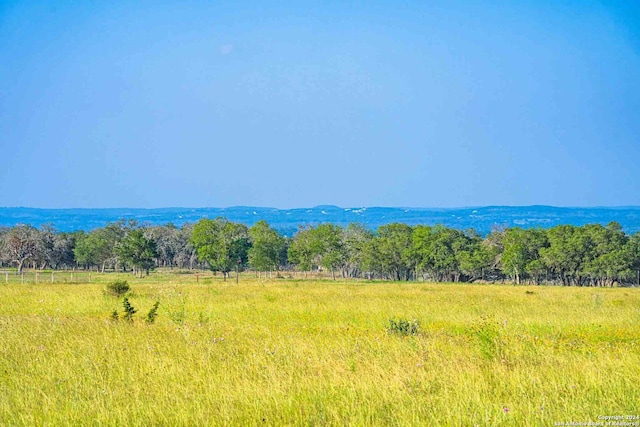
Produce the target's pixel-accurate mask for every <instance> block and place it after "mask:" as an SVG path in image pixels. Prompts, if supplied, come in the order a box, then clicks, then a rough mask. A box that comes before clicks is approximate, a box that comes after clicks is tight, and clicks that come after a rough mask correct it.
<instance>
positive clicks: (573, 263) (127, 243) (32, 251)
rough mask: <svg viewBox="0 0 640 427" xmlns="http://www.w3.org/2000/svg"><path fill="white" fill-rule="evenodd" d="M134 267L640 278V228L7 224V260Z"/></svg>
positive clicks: (565, 279) (460, 278)
mask: <svg viewBox="0 0 640 427" xmlns="http://www.w3.org/2000/svg"><path fill="white" fill-rule="evenodd" d="M25 266H26V267H30V268H35V269H45V268H49V269H69V268H74V269H95V270H100V271H103V272H104V271H105V270H121V271H133V272H134V273H137V274H140V275H142V274H143V273H144V272H146V273H147V274H148V273H149V271H150V270H151V269H154V268H156V267H167V268H180V269H203V268H209V269H210V270H212V271H213V272H214V273H221V274H222V275H223V276H224V278H225V279H226V278H227V277H228V276H229V274H230V272H232V271H236V272H237V271H244V270H247V269H249V270H252V271H255V272H256V273H257V274H262V273H265V274H266V273H267V272H269V273H270V274H272V273H275V274H280V273H282V272H285V271H286V272H299V273H300V274H303V275H305V276H306V275H307V274H308V273H309V272H323V273H324V274H330V275H331V277H333V278H334V279H335V278H336V277H342V278H361V279H369V280H396V281H400V280H404V281H409V280H424V281H436V282H496V281H512V282H514V283H517V284H520V283H528V284H558V285H565V286H615V285H638V284H640V233H636V234H632V235H628V234H626V233H625V232H624V231H623V230H622V227H621V226H620V224H618V223H616V222H611V223H609V224H607V225H606V226H602V225H600V224H588V225H584V226H573V225H559V226H555V227H553V228H549V229H540V228H534V229H522V228H518V227H513V228H496V229H494V230H493V231H492V232H491V233H490V234H488V235H487V236H481V235H479V234H478V233H476V232H475V231H474V230H464V231H463V230H458V229H453V228H448V227H445V226H442V225H436V226H429V225H416V226H409V225H407V224H402V223H393V224H387V225H383V226H381V227H379V228H378V229H377V230H375V231H372V230H369V229H367V228H366V227H365V226H364V225H362V224H359V223H353V224H350V225H348V226H347V227H339V226H337V225H334V224H320V225H316V226H301V227H299V229H298V231H297V232H296V233H295V234H294V235H293V237H290V238H289V237H286V236H283V235H282V234H280V233H279V232H278V231H277V230H275V229H273V228H272V227H271V226H270V225H269V224H268V223H267V222H266V221H264V220H263V221H259V222H257V223H255V224H254V225H253V226H251V227H247V226H246V225H244V224H240V223H235V222H231V221H229V220H227V219H226V218H216V219H201V220H200V221H198V222H196V223H195V224H185V225H183V226H182V227H176V226H175V225H173V224H170V223H169V224H166V225H162V226H146V225H140V224H138V223H136V222H135V221H132V220H129V221H126V220H120V221H118V222H114V223H109V224H107V225H106V226H105V227H102V228H97V229H94V230H92V231H89V232H84V231H76V232H72V233H66V232H59V231H57V230H56V229H55V228H54V227H52V226H50V225H45V226H42V227H40V228H35V227H33V226H30V225H24V224H22V225H16V226H14V227H5V228H0V267H3V268H7V267H15V268H16V271H17V272H18V273H20V272H22V269H23V268H24V267H25Z"/></svg>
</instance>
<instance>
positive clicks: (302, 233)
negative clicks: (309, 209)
mask: <svg viewBox="0 0 640 427" xmlns="http://www.w3.org/2000/svg"><path fill="white" fill-rule="evenodd" d="M312 230H313V228H312V227H300V228H298V231H297V232H296V234H294V235H293V238H292V239H291V243H290V244H289V249H288V250H287V257H288V259H289V262H291V263H292V264H295V265H296V266H297V267H298V269H300V270H302V271H304V272H305V277H306V275H307V271H310V270H311V269H312V268H314V267H316V266H317V264H315V263H314V262H315V257H316V254H315V249H314V247H313V236H312Z"/></svg>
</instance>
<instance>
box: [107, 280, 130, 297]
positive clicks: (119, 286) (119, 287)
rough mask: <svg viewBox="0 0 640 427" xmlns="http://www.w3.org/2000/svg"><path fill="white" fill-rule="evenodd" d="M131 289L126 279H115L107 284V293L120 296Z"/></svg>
mask: <svg viewBox="0 0 640 427" xmlns="http://www.w3.org/2000/svg"><path fill="white" fill-rule="evenodd" d="M130 290H131V287H130V286H129V283H128V282H127V281H126V280H116V281H114V282H111V283H109V284H108V285H107V293H109V294H111V295H113V296H115V297H120V296H122V295H124V294H126V293H127V292H129V291H130Z"/></svg>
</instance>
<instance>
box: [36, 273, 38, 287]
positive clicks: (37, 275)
mask: <svg viewBox="0 0 640 427" xmlns="http://www.w3.org/2000/svg"><path fill="white" fill-rule="evenodd" d="M37 284H38V272H37V271H36V285H37Z"/></svg>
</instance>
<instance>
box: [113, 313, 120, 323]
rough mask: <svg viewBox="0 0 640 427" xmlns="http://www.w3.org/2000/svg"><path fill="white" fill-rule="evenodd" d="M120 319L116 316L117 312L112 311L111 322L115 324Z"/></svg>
mask: <svg viewBox="0 0 640 427" xmlns="http://www.w3.org/2000/svg"><path fill="white" fill-rule="evenodd" d="M119 318H120V317H119V316H118V310H113V311H112V312H111V320H112V321H114V322H117V321H118V319H119Z"/></svg>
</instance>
